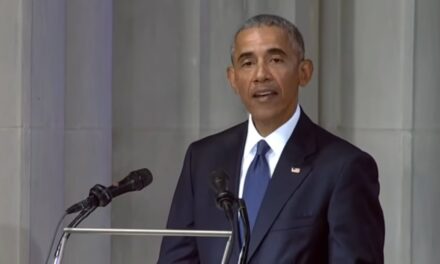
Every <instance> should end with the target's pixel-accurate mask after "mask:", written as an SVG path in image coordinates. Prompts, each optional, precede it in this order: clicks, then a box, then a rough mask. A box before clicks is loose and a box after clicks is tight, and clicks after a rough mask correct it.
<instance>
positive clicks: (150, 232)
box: [53, 227, 232, 264]
mask: <svg viewBox="0 0 440 264" xmlns="http://www.w3.org/2000/svg"><path fill="white" fill-rule="evenodd" d="M69 234H102V235H112V236H113V235H119V236H190V237H219V238H220V237H227V238H228V241H227V243H226V246H225V252H224V254H223V259H222V262H221V263H225V261H226V259H225V257H226V255H227V249H228V248H229V244H230V243H231V239H232V238H231V237H232V231H220V230H187V229H120V228H68V227H66V228H64V229H63V236H62V238H61V241H60V243H59V246H58V248H57V251H56V255H55V259H54V262H53V263H54V264H60V263H61V261H62V259H63V253H64V248H65V246H66V242H67V238H68V235H69Z"/></svg>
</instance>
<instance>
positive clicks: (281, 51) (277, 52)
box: [267, 48, 287, 56]
mask: <svg viewBox="0 0 440 264" xmlns="http://www.w3.org/2000/svg"><path fill="white" fill-rule="evenodd" d="M267 53H269V54H279V55H283V56H287V53H286V52H285V51H284V50H282V49H280V48H271V49H268V50H267Z"/></svg>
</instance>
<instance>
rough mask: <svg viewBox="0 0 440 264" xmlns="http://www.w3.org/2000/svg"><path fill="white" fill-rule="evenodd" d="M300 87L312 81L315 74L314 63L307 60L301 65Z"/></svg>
mask: <svg viewBox="0 0 440 264" xmlns="http://www.w3.org/2000/svg"><path fill="white" fill-rule="evenodd" d="M298 71H299V85H300V86H306V85H307V84H308V83H309V82H310V80H311V79H312V74H313V62H312V61H311V60H308V59H305V60H303V61H301V62H300V63H299V67H298Z"/></svg>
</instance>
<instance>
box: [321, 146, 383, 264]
mask: <svg viewBox="0 0 440 264" xmlns="http://www.w3.org/2000/svg"><path fill="white" fill-rule="evenodd" d="M328 220H329V232H330V234H329V260H330V263H344V264H345V263H346V264H351V263H353V264H354V263H383V262H384V260H383V245H384V233H385V227H384V219H383V213H382V209H381V207H380V204H379V182H378V171H377V166H376V163H375V161H374V160H373V158H372V157H370V156H369V155H368V154H366V153H361V154H360V155H356V156H355V157H353V158H350V160H349V161H348V162H346V164H345V165H344V166H343V168H342V170H341V173H340V175H339V178H338V179H337V182H336V186H335V189H334V191H333V193H332V196H331V199H330V203H329V210H328Z"/></svg>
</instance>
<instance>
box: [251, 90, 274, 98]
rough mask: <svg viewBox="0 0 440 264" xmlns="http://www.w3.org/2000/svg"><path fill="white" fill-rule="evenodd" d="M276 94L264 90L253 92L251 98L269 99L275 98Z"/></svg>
mask: <svg viewBox="0 0 440 264" xmlns="http://www.w3.org/2000/svg"><path fill="white" fill-rule="evenodd" d="M277 94H278V93H277V92H276V91H273V90H264V91H258V92H255V93H254V94H253V95H252V97H254V98H268V97H271V96H275V95H277Z"/></svg>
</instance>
